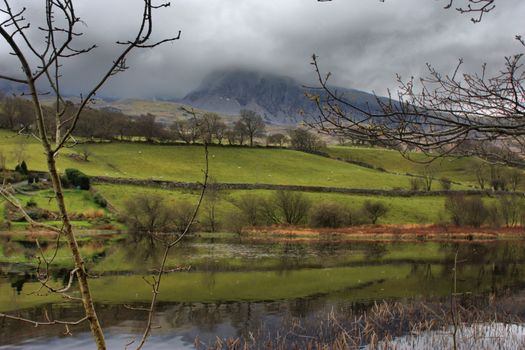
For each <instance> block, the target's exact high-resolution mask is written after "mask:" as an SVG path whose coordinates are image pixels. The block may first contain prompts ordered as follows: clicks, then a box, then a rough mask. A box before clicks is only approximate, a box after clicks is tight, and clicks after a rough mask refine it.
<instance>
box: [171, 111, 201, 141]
mask: <svg viewBox="0 0 525 350" xmlns="http://www.w3.org/2000/svg"><path fill="white" fill-rule="evenodd" d="M171 130H172V132H173V133H174V134H175V137H176V138H177V139H179V140H182V141H184V142H186V143H187V144H190V143H195V141H197V139H198V138H199V135H200V131H199V125H198V123H197V119H196V118H195V117H193V118H191V119H188V120H177V121H175V122H174V123H173V124H172V125H171Z"/></svg>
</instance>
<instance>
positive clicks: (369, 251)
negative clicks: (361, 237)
mask: <svg viewBox="0 0 525 350" xmlns="http://www.w3.org/2000/svg"><path fill="white" fill-rule="evenodd" d="M364 248H365V259H367V260H380V259H381V258H382V257H383V256H385V254H386V253H388V248H387V246H386V244H384V243H372V244H366V245H365V246H364Z"/></svg>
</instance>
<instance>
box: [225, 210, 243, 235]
mask: <svg viewBox="0 0 525 350" xmlns="http://www.w3.org/2000/svg"><path fill="white" fill-rule="evenodd" d="M242 217H243V213H242V212H241V210H239V209H233V210H231V211H228V212H227V213H226V217H225V219H224V227H225V228H226V229H227V230H228V231H230V232H233V233H236V234H238V235H240V234H241V233H242V228H243V225H244V223H243V220H242V219H241V218H242Z"/></svg>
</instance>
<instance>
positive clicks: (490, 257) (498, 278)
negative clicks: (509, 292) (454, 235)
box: [441, 241, 525, 293]
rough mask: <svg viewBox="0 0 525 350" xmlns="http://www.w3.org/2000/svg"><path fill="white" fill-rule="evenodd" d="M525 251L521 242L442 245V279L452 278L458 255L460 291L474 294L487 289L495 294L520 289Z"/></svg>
mask: <svg viewBox="0 0 525 350" xmlns="http://www.w3.org/2000/svg"><path fill="white" fill-rule="evenodd" d="M524 248H525V244H524V242H522V241H500V242H487V243H470V244H465V243H445V244H442V245H441V251H442V252H446V253H447V254H446V258H445V261H444V262H443V265H444V269H443V270H442V277H443V278H449V279H450V280H451V279H452V278H453V274H454V256H455V254H456V252H457V254H458V263H457V267H456V271H457V278H458V285H460V286H461V289H462V290H463V291H468V292H473V291H476V290H479V289H480V288H487V287H490V289H491V291H492V292H494V293H497V292H499V291H501V290H504V289H506V288H508V287H509V286H513V285H521V284H523V282H522V281H521V276H522V274H523V271H522V270H523V268H524V263H525V254H524Z"/></svg>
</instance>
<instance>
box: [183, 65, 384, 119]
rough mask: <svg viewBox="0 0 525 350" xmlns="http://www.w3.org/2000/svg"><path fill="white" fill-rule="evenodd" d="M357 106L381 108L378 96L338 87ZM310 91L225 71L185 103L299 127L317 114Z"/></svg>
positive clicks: (274, 78)
mask: <svg viewBox="0 0 525 350" xmlns="http://www.w3.org/2000/svg"><path fill="white" fill-rule="evenodd" d="M337 91H338V92H339V93H344V95H345V98H346V99H348V100H350V101H351V102H353V103H354V104H356V105H357V106H360V107H363V108H367V104H368V105H369V106H370V107H371V108H372V109H377V102H376V97H375V96H374V95H373V94H369V93H366V92H363V91H359V90H353V89H344V88H337ZM305 92H306V89H305V88H304V87H303V85H302V84H301V83H299V82H297V81H296V80H294V79H292V78H289V77H284V76H278V75H274V74H267V73H261V72H255V71H245V70H224V71H217V72H214V73H211V74H210V75H208V76H207V77H206V78H205V79H204V80H203V82H202V83H201V85H200V86H199V88H197V89H196V90H195V91H192V92H190V93H189V94H188V95H186V97H184V99H183V100H182V101H181V102H182V103H185V104H188V105H191V106H194V107H197V108H200V109H204V110H208V111H213V112H219V113H224V114H230V115H237V114H239V111H240V110H241V109H251V110H254V111H256V112H257V113H259V114H261V115H262V116H263V117H264V119H265V120H266V121H267V122H269V123H274V124H284V125H286V124H296V123H298V122H300V121H301V120H303V118H304V117H303V115H302V114H301V111H303V112H304V115H305V116H313V115H317V107H316V106H315V105H314V104H313V103H312V102H311V101H310V100H308V98H307V97H306V96H305Z"/></svg>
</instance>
